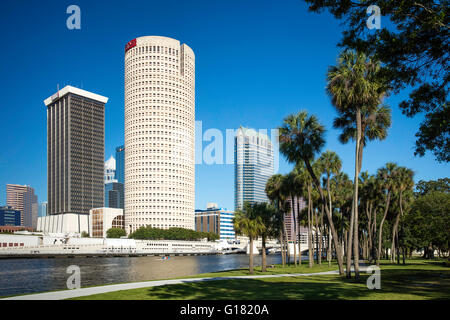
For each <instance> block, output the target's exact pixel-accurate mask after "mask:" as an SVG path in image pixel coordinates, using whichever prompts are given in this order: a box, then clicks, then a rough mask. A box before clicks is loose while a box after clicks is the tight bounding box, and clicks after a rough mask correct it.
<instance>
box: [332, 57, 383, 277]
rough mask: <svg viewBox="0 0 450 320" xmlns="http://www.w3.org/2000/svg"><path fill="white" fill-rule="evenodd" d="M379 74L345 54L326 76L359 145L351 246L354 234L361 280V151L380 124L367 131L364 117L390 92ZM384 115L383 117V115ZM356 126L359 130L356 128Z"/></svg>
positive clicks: (347, 133)
mask: <svg viewBox="0 0 450 320" xmlns="http://www.w3.org/2000/svg"><path fill="white" fill-rule="evenodd" d="M379 70H380V63H379V62H377V61H373V60H371V59H370V58H368V57H367V56H366V55H365V54H364V53H357V52H355V51H350V50H346V51H344V52H342V53H341V54H340V56H339V59H338V64H337V65H336V66H332V67H330V68H329V70H328V74H327V82H328V84H327V89H326V90H327V93H328V94H329V96H330V97H331V101H332V104H333V105H334V106H335V107H336V109H337V111H338V113H339V114H340V118H338V119H341V120H342V119H344V120H346V121H347V123H346V126H345V127H344V137H345V136H347V137H352V138H353V139H355V141H356V143H355V177H354V191H353V204H352V213H351V218H350V233H349V243H350V245H351V244H352V237H353V232H354V238H353V251H354V264H355V276H356V277H359V243H358V240H359V237H358V179H359V172H360V170H361V165H362V149H363V147H364V144H365V138H363V135H364V137H365V136H366V130H367V131H368V132H371V130H370V129H371V128H374V127H376V124H377V122H376V121H375V119H372V120H371V121H369V120H367V123H366V122H365V123H364V125H366V126H368V127H367V128H364V129H363V127H362V125H363V117H364V119H366V118H370V117H371V116H372V115H373V114H374V112H375V111H376V110H377V107H378V106H379V105H380V104H381V100H382V98H383V97H384V96H385V94H386V92H387V86H386V85H385V84H384V83H383V82H382V81H381V77H380V76H379V75H378V74H379ZM384 110H385V109H383V110H381V111H384ZM382 114H384V113H383V112H382ZM389 119H390V117H389ZM339 122H340V120H337V121H335V127H336V126H338V127H339V124H340V123H339ZM344 122H345V121H344ZM355 124H356V130H354V127H353V126H354V125H355ZM389 125H390V122H389ZM345 129H348V130H345ZM363 130H364V131H363ZM375 131H376V130H375ZM374 134H375V133H374ZM375 136H376V137H377V138H378V137H381V136H379V135H378V136H377V135H375ZM351 257H352V255H351V254H348V255H347V277H348V278H349V277H351V269H350V268H351Z"/></svg>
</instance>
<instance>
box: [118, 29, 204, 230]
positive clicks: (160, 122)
mask: <svg viewBox="0 0 450 320" xmlns="http://www.w3.org/2000/svg"><path fill="white" fill-rule="evenodd" d="M194 134H195V55H194V52H193V51H192V49H191V48H189V47H188V46H187V45H185V44H183V45H180V42H179V41H178V40H175V39H171V38H166V37H157V36H149V37H140V38H137V39H134V40H132V41H130V42H129V43H128V44H127V45H126V47H125V228H126V230H127V232H128V233H130V232H133V231H135V230H137V229H138V228H140V227H142V226H152V227H154V228H163V229H168V228H171V227H180V228H186V229H194V201H195V159H194V157H195V136H194Z"/></svg>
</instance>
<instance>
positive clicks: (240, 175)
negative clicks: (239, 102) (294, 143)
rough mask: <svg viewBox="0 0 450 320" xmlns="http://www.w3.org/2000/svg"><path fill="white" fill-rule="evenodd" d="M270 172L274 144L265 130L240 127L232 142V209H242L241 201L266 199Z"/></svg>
mask: <svg viewBox="0 0 450 320" xmlns="http://www.w3.org/2000/svg"><path fill="white" fill-rule="evenodd" d="M273 172H274V154H273V146H272V143H271V141H270V139H269V137H268V136H267V134H264V133H261V132H257V131H256V130H254V129H248V128H243V127H240V128H239V129H238V130H237V133H236V136H235V143H234V178H235V181H234V191H235V195H234V196H235V209H236V210H239V209H242V208H243V206H244V202H249V203H250V204H253V203H256V202H269V199H268V198H267V195H266V192H265V188H266V183H267V180H269V178H270V177H271V176H272V175H273Z"/></svg>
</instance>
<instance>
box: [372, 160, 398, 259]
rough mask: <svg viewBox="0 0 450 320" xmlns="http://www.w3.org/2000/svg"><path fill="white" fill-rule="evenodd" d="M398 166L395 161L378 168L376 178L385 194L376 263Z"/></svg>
mask: <svg viewBox="0 0 450 320" xmlns="http://www.w3.org/2000/svg"><path fill="white" fill-rule="evenodd" d="M397 170H398V166H397V165H396V164H395V163H392V162H389V163H387V164H386V166H385V167H383V168H380V169H378V171H377V180H378V183H379V185H380V186H381V187H382V191H383V193H384V195H385V205H384V214H383V218H382V219H381V222H380V228H379V231H378V251H377V265H379V264H380V258H381V242H382V240H383V225H384V222H385V220H386V217H387V214H388V212H389V204H390V200H391V195H392V189H393V187H394V184H395V176H396V174H397Z"/></svg>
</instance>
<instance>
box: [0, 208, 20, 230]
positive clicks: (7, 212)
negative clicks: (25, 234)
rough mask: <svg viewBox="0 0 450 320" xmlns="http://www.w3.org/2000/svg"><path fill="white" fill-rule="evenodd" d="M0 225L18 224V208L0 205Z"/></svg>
mask: <svg viewBox="0 0 450 320" xmlns="http://www.w3.org/2000/svg"><path fill="white" fill-rule="evenodd" d="M0 226H20V210H15V209H13V208H12V207H0Z"/></svg>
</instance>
